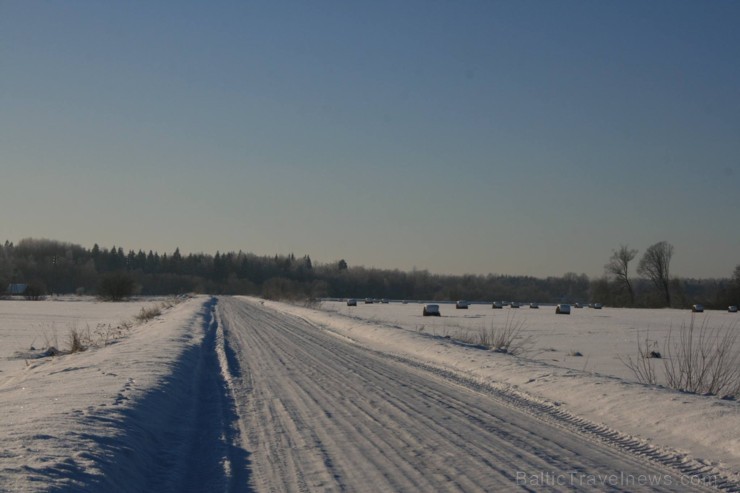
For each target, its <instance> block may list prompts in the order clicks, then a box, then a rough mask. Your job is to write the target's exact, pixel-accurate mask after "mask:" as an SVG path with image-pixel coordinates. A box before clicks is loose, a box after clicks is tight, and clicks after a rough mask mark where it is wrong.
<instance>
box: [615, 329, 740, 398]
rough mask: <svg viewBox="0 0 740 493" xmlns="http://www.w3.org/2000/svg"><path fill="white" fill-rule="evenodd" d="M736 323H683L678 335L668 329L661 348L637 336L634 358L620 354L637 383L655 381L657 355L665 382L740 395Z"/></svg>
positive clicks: (700, 391) (687, 389) (686, 388)
mask: <svg viewBox="0 0 740 493" xmlns="http://www.w3.org/2000/svg"><path fill="white" fill-rule="evenodd" d="M736 325H737V324H733V325H731V326H725V327H710V326H709V324H708V321H707V320H706V319H705V320H704V322H703V323H702V324H701V325H698V324H696V321H695V318H694V316H693V315H692V317H691V322H690V323H689V324H688V325H686V324H682V325H681V329H680V330H679V332H678V335H677V336H674V334H673V331H669V333H668V336H667V338H666V340H665V342H664V344H663V352H662V353H661V352H660V351H658V350H657V346H658V342H657V341H654V340H650V339H649V337H647V336H646V337H645V340H644V342H643V341H642V340H641V339H640V337H639V336H638V339H637V353H638V356H637V358H635V359H633V358H632V357H631V356H628V357H626V358H622V357H620V358H619V359H620V360H621V361H622V363H623V364H624V365H625V366H627V368H629V369H630V370H631V371H632V373H633V374H634V376H635V378H636V379H637V381H638V382H640V383H645V384H650V385H655V384H657V383H658V379H657V376H656V371H655V366H654V360H656V359H660V360H662V362H663V368H664V370H665V382H666V386H668V387H669V388H672V389H676V390H682V391H685V392H694V393H698V394H712V395H729V396H740V351H739V350H738V348H737V344H738V331H737V330H736V329H737V327H736Z"/></svg>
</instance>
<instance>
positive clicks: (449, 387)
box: [219, 298, 702, 491]
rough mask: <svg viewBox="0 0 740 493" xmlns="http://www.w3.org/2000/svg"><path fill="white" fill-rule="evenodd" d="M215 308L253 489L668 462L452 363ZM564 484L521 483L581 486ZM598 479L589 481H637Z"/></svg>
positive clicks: (378, 487) (470, 483)
mask: <svg viewBox="0 0 740 493" xmlns="http://www.w3.org/2000/svg"><path fill="white" fill-rule="evenodd" d="M219 311H220V317H221V320H222V323H223V325H224V332H225V337H226V342H227V346H232V349H233V351H234V354H235V355H237V357H238V358H239V364H240V370H241V371H242V372H243V374H242V379H243V380H244V381H245V382H249V386H250V389H249V391H247V392H244V393H243V394H242V395H241V396H240V397H239V398H237V404H238V405H239V406H240V408H241V409H243V412H241V413H240V414H241V415H242V417H243V419H245V421H246V423H248V425H247V427H248V429H249V431H248V435H249V438H248V440H247V442H248V447H249V450H250V451H251V452H252V454H253V455H252V460H253V471H252V485H253V486H254V489H255V490H257V491H262V490H264V491H497V490H502V489H506V490H510V489H513V488H517V489H520V490H523V491H526V490H527V489H528V487H527V486H526V485H522V484H517V483H515V479H516V473H517V472H521V471H529V472H532V473H534V472H536V471H546V472H554V471H572V472H574V473H575V474H592V473H593V474H596V473H604V472H606V471H612V472H615V471H617V472H618V471H632V472H634V473H635V475H637V474H646V475H649V474H651V475H662V474H666V472H668V471H669V470H668V469H667V468H665V467H663V466H662V465H655V464H652V463H650V462H648V461H647V460H646V459H644V458H642V457H638V456H636V455H634V454H631V453H626V452H625V451H624V450H621V449H618V448H614V447H611V446H605V445H604V444H603V443H600V442H598V441H597V440H593V439H592V437H590V436H588V435H587V434H584V433H581V432H578V431H574V430H572V429H569V428H567V427H564V426H560V425H559V424H558V423H557V422H553V423H549V422H548V423H543V420H542V419H540V418H539V417H538V416H531V415H528V414H527V413H526V410H527V408H525V409H524V410H525V413H522V412H521V411H522V409H520V407H519V404H520V403H518V402H508V403H507V402H506V401H505V400H503V399H498V398H496V396H492V395H491V392H490V390H487V389H483V388H482V387H481V388H476V387H475V386H474V385H470V382H466V381H462V380H455V378H453V377H455V375H454V374H450V375H444V374H443V373H440V371H439V369H434V368H430V367H424V366H423V365H417V364H416V363H415V362H410V361H404V360H402V359H394V358H395V357H389V356H388V355H385V354H382V353H374V352H372V351H367V350H365V349H363V348H360V347H357V346H353V345H350V344H347V343H346V342H343V341H341V340H339V339H337V338H335V337H333V336H331V335H329V334H326V333H324V332H323V330H321V329H319V328H317V327H315V326H313V325H309V324H308V323H306V322H305V321H304V320H301V319H298V318H294V317H290V316H285V315H276V314H275V313H274V312H272V311H267V310H265V309H264V308H261V307H259V306H257V305H253V304H250V303H247V302H244V301H241V300H235V299H229V298H222V299H221V302H220V303H219ZM430 370H431V371H433V372H434V373H430ZM247 375H248V376H247ZM670 472H674V470H672V469H671V470H670ZM571 486H572V485H567V486H562V485H545V486H544V487H537V488H531V489H532V490H533V491H543V490H551V491H561V490H572V489H579V488H572V487H571ZM598 486H599V487H597V488H591V489H593V490H598V491H640V485H631V486H629V487H623V488H619V487H610V486H609V485H603V484H601V485H598ZM585 489H588V488H585ZM642 489H643V490H644V491H686V489H685V488H680V487H677V486H676V485H675V484H673V485H663V486H662V487H650V488H647V487H645V488H642ZM699 491H702V490H699Z"/></svg>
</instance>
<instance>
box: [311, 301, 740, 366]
mask: <svg viewBox="0 0 740 493" xmlns="http://www.w3.org/2000/svg"><path fill="white" fill-rule="evenodd" d="M321 309H322V310H324V311H328V312H334V313H337V314H341V315H344V316H346V317H350V318H357V319H362V320H367V321H371V322H377V323H380V324H383V325H386V326H390V327H398V328H403V329H405V330H409V331H414V332H418V333H420V334H422V335H430V336H442V337H444V336H451V337H453V338H455V337H456V338H460V337H463V336H465V335H467V336H469V337H471V338H474V337H475V336H476V334H477V333H478V332H479V331H480V330H481V329H487V328H490V327H492V326H497V327H501V326H506V325H520V326H521V331H520V333H521V336H522V337H530V338H531V340H532V344H531V347H530V348H529V350H528V351H527V352H526V354H525V356H526V357H527V358H528V359H533V360H536V361H543V362H547V363H549V364H552V365H554V366H560V367H563V368H571V369H574V370H582V371H585V372H590V373H598V374H602V375H609V376H614V377H618V378H622V379H625V380H634V374H633V373H632V372H631V371H630V369H629V368H627V366H625V365H624V363H623V362H622V361H621V360H620V357H621V358H622V359H624V358H625V357H627V356H632V357H635V356H636V355H637V341H638V338H639V339H640V340H641V341H642V342H643V343H644V342H645V340H646V339H648V340H649V341H650V342H651V343H652V344H653V346H651V347H652V348H654V349H657V350H658V351H663V342H664V341H665V340H666V338H667V336H668V334H669V333H670V332H671V331H672V332H673V337H674V338H676V337H677V335H678V332H679V330H680V329H681V326H682V325H689V324H690V323H691V319H692V313H691V311H690V310H675V309H652V310H651V309H628V308H608V307H607V308H603V309H600V310H595V309H591V308H572V312H571V315H556V314H555V307H554V306H546V305H545V306H540V308H538V309H530V308H529V307H528V305H526V304H523V305H522V307H521V308H514V309H512V308H509V307H504V308H503V309H497V310H494V309H492V308H491V305H489V304H485V305H483V304H471V305H470V308H469V309H467V310H465V309H462V310H458V309H455V305H452V304H442V305H441V306H440V311H441V313H442V316H441V317H439V318H438V317H424V316H422V313H421V312H422V305H421V304H418V303H408V304H402V303H389V304H364V303H362V301H360V303H358V305H357V306H356V307H348V306H347V305H346V303H344V302H336V301H326V302H322V304H321ZM694 317H695V325H696V326H699V325H702V324H708V325H709V326H711V327H723V328H724V327H727V328H731V329H734V330H737V331H740V314H738V313H729V312H727V311H719V310H706V311H705V312H704V313H697V314H695V315H694ZM735 349H736V352H740V341H738V344H736V347H735ZM576 353H579V354H580V356H574V354H576ZM655 362H656V363H657V364H656V366H655V368H656V371H658V373H659V375H658V376H659V378H661V379H662V368H663V366H662V364H661V362H660V361H659V360H656V361H655Z"/></svg>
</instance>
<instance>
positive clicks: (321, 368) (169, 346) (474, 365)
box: [0, 296, 740, 492]
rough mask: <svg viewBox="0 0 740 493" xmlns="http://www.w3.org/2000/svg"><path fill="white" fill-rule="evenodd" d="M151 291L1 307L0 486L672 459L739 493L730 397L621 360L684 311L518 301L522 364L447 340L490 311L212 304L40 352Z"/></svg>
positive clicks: (248, 484)
mask: <svg viewBox="0 0 740 493" xmlns="http://www.w3.org/2000/svg"><path fill="white" fill-rule="evenodd" d="M153 303H154V302H152V301H148V300H144V301H139V302H135V303H121V304H118V303H115V304H114V303H110V304H109V303H96V302H93V301H85V302H58V301H44V302H25V301H24V302H7V301H0V344H1V346H0V348H1V349H0V351H2V357H1V358H0V371H2V373H0V409H1V410H2V412H0V491H19V492H31V491H178V492H180V491H203V490H204V488H205V489H208V490H211V491H231V492H241V491H270V490H284V491H332V490H336V491H342V490H353V491H374V489H373V487H374V486H376V487H377V486H378V485H381V484H383V485H386V486H387V489H388V490H389V491H392V490H396V491H402V490H404V491H408V490H409V489H410V490H414V488H415V487H416V488H419V490H421V489H422V488H426V489H428V488H433V489H435V490H437V491H443V490H448V491H455V490H460V489H462V490H464V491H475V490H485V485H486V484H489V483H490V485H498V488H501V487H502V486H501V485H507V484H508V485H509V486H511V487H510V488H508V489H516V488H514V487H513V483H512V482H511V475H512V470H513V469H512V468H514V467H520V468H522V469H524V470H530V471H531V472H534V471H538V470H539V471H544V472H550V471H552V470H558V469H557V468H563V467H565V468H567V467H576V468H578V469H579V470H581V471H584V472H588V473H595V472H599V471H600V468H602V467H603V468H606V469H604V470H609V471H616V470H624V469H625V468H627V469H629V470H632V471H647V472H648V473H649V472H650V471H653V472H654V471H656V470H658V471H673V472H676V471H680V472H681V473H683V474H687V475H689V476H691V477H694V476H696V475H703V476H702V477H703V478H705V479H706V478H713V477H719V478H720V486H721V487H722V488H724V489H725V490H727V491H740V486H737V481H738V479H740V477H739V475H738V471H740V403H738V402H732V401H723V400H719V399H717V398H709V397H701V396H695V395H689V394H683V393H678V392H673V391H669V390H665V389H657V388H650V387H646V386H642V385H639V384H635V383H633V382H630V381H629V380H630V378H629V377H630V376H629V374H627V373H625V372H624V369H623V368H622V367H621V364H620V363H618V362H617V363H615V362H614V360H613V355H614V353H618V352H620V351H621V349H620V348H624V350H625V352H632V351H634V344H635V343H634V338H635V333H636V331H637V330H638V329H641V328H643V326H647V327H644V328H645V329H648V328H649V329H650V333H651V337H653V335H658V334H659V333H660V332H661V331H665V330H666V328H667V327H670V326H671V325H673V326H674V327H675V326H676V325H677V324H678V325H680V324H681V323H682V322H683V321H685V320H687V319H686V318H685V317H686V316H687V315H688V314H685V313H683V312H673V311H662V310H660V311H655V312H652V311H644V312H642V311H635V312H633V311H624V315H622V314H621V313H620V311H619V310H610V309H604V310H602V311H600V312H597V311H588V310H587V309H583V310H578V311H575V312H574V314H573V315H571V316H570V317H567V316H559V317H556V316H555V314H554V313H553V311H552V308H551V307H550V308H546V307H543V308H541V309H540V310H539V311H535V310H531V311H530V310H529V309H528V308H521V309H520V310H519V312H518V313H517V314H516V320H517V321H521V323H523V330H526V331H528V332H530V333H531V334H532V335H533V336H535V341H536V344H535V351H534V352H533V353H532V355H533V358H514V357H511V356H509V355H504V354H497V353H494V352H491V351H485V350H482V349H477V348H474V347H470V346H465V345H460V344H456V343H454V342H453V341H452V340H450V339H445V338H444V337H443V336H444V335H445V334H448V335H449V334H450V331H456V330H462V331H465V330H471V331H472V330H476V329H477V328H478V327H480V326H481V325H482V326H486V325H487V324H489V323H498V322H499V321H504V322H505V320H506V310H503V311H497V312H495V313H491V312H492V310H491V309H490V307H488V306H474V307H473V308H472V309H470V310H468V311H466V312H463V311H457V312H455V311H454V306H445V305H443V306H442V313H443V317H441V318H440V319H430V318H422V317H421V316H420V311H421V307H420V305H415V304H409V305H401V304H389V305H377V306H372V307H371V306H363V305H361V306H358V307H357V308H356V309H355V308H352V309H349V308H347V307H346V306H345V305H343V304H340V303H326V304H324V305H323V306H322V307H320V309H318V310H317V309H309V308H305V307H297V306H293V305H286V304H282V303H274V302H261V301H259V300H254V299H250V298H240V297H236V298H230V297H224V298H219V299H215V298H211V297H205V296H204V297H196V298H193V299H189V300H186V301H184V302H183V303H180V304H178V305H176V306H175V307H173V308H170V309H168V310H166V311H165V312H164V313H163V314H162V315H161V316H159V317H157V318H155V319H154V320H151V321H149V322H147V323H144V324H141V325H136V326H134V327H132V328H131V330H130V333H129V334H128V335H127V337H125V338H123V339H121V340H117V341H111V342H112V343H110V344H108V345H106V346H105V347H102V348H98V349H95V350H90V351H85V352H81V353H76V354H67V355H61V356H55V357H46V358H37V357H35V356H37V355H38V353H39V352H40V349H41V346H43V345H44V343H45V341H46V340H49V339H51V338H50V337H49V336H48V335H47V336H45V334H49V332H50V331H53V330H52V329H53V328H56V331H57V333H58V336H57V337H58V340H59V345H60V346H61V348H60V349H64V348H65V342H64V337H65V335H66V333H67V331H68V329H69V328H70V327H77V328H84V327H87V326H90V327H97V326H98V325H99V324H102V325H103V326H105V325H108V324H110V325H116V324H119V323H120V322H121V321H123V320H130V319H131V318H133V316H134V315H136V314H137V313H138V312H139V310H140V309H141V307H142V306H149V305H151V304H153ZM512 311H513V310H512ZM535 312H536V313H535ZM704 316H705V317H706V316H709V317H711V318H712V320H715V317H716V319H717V320H721V321H723V322H722V323H724V321H725V320H727V321H729V320H730V318H729V317H728V316H726V315H725V314H723V313H720V312H717V313H707V314H705V315H704ZM422 326H423V330H422ZM594 337H595V338H594ZM31 346H33V347H34V348H36V350H35V351H32V350H31V349H30V347H31ZM572 350H577V351H580V352H582V353H583V354H584V356H583V357H580V358H578V359H577V360H575V358H571V357H568V356H567V353H568V352H570V351H572ZM553 360H557V361H553ZM573 360H575V362H574V361H573ZM584 367H585V369H586V371H583V369H584ZM366 372H369V373H368V374H367V375H365V373H366ZM404 395H408V401H407V402H406V401H405V400H404ZM371 410H375V411H374V412H371ZM489 421H490V422H489ZM494 422H496V423H497V424H496V425H495V426H494V425H492V424H491V423H494ZM404 423H405V424H404ZM422 423H427V425H426V426H422ZM442 423H447V424H446V425H445V426H441V425H442ZM517 423H518V424H517ZM469 427H470V428H469ZM473 430H478V431H477V432H472V431H473ZM443 435H449V436H448V437H447V438H445V439H443V440H440V439H439V437H442V436H443ZM527 437H529V438H527ZM491 440H493V441H491ZM493 443H498V445H495V446H493V445H491V444H493ZM516 444H518V445H516ZM509 449H510V452H506V453H504V452H502V451H503V450H509ZM590 450H593V454H591V452H589V451H590ZM460 454H462V455H460ZM466 456H468V458H469V460H465V457H466ZM476 464H477V465H476ZM496 464H499V465H501V464H506V467H504V466H500V467H499V469H495V465H496ZM473 466H474V467H473ZM491 467H493V468H494V469H492V470H491V474H485V473H481V470H480V469H481V468H484V470H485V468H491ZM507 468H508V469H509V470H507ZM527 468H529V469H527ZM538 468H539V469H538ZM656 468H657V469H656ZM530 479H532V481H536V480H537V478H534V477H532V478H530ZM506 481H509V483H506ZM360 485H362V486H360ZM570 486H572V485H570ZM570 486H565V487H560V486H559V485H555V486H554V487H552V488H533V489H534V490H535V491H540V490H553V491H559V490H568V491H570V490H571V488H570ZM504 489H507V488H504ZM575 489H576V490H580V489H584V490H589V491H603V488H599V487H598V486H597V487H585V488H575ZM611 489H612V490H614V491H635V490H637V489H638V488H630V487H621V488H620V487H615V488H611ZM691 489H693V488H688V487H687V488H681V487H680V485H676V484H675V483H674V484H673V485H672V486H668V485H666V486H665V488H662V490H665V491H689V490H691ZM642 490H645V491H648V490H650V489H649V488H642Z"/></svg>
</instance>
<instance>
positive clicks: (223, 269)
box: [0, 239, 740, 308]
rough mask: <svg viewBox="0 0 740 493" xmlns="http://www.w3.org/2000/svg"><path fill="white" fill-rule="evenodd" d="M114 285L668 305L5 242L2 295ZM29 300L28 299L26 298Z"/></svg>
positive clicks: (688, 284) (645, 299) (491, 278)
mask: <svg viewBox="0 0 740 493" xmlns="http://www.w3.org/2000/svg"><path fill="white" fill-rule="evenodd" d="M738 272H740V270H738V269H736V276H735V277H731V278H727V279H703V280H700V279H678V278H673V279H671V285H670V289H671V291H672V293H673V297H672V298H671V299H672V301H671V304H672V305H673V306H676V307H685V306H690V305H691V304H693V303H702V304H704V305H705V306H706V307H707V308H712V307H716V308H726V307H727V306H728V305H730V304H737V303H738V301H740V296H739V294H740V276H738V275H737V273H738ZM112 279H117V280H118V279H125V280H126V281H127V283H126V285H127V286H131V289H130V290H131V292H132V293H131V294H140V295H169V294H181V293H209V294H246V295H255V296H262V297H264V298H269V299H308V298H323V297H333V298H346V297H355V298H366V297H372V298H389V299H396V300H402V299H408V300H440V301H441V300H458V299H466V300H470V301H491V300H506V301H520V302H529V301H536V302H540V303H556V302H571V303H574V302H582V303H590V302H599V303H603V304H605V305H607V306H627V305H630V304H631V305H633V306H640V307H650V306H664V305H665V301H664V298H663V296H662V294H661V293H657V292H655V289H654V287H653V285H652V284H651V283H649V282H648V281H647V280H644V279H636V280H634V281H633V284H634V287H633V290H634V293H633V294H634V299H635V301H634V303H633V302H632V301H631V298H632V297H628V296H626V293H625V292H623V288H622V285H621V284H620V283H617V282H616V281H615V280H613V279H609V278H608V277H606V276H604V277H602V278H597V279H589V278H588V276H586V275H585V274H575V273H572V272H570V273H565V274H564V275H563V276H561V277H547V278H544V279H542V278H535V277H530V276H506V275H494V274H488V275H463V276H450V275H436V274H432V273H430V272H428V271H426V270H414V271H411V272H402V271H399V270H383V269H369V268H365V267H359V266H349V265H347V262H345V261H344V260H338V261H336V262H333V263H328V264H314V263H313V262H312V261H311V258H310V256H308V255H305V256H302V257H296V256H295V255H293V254H290V255H273V256H259V255H255V254H252V253H244V252H242V251H239V252H225V253H221V252H216V253H215V254H206V253H195V254H193V253H190V254H187V255H183V254H181V253H180V251H179V249H175V250H174V251H173V252H171V253H158V252H153V251H151V250H150V251H149V252H144V251H142V250H139V251H138V252H135V251H133V250H129V251H124V249H123V248H121V247H115V246H114V247H111V248H101V247H99V246H98V245H97V244H96V245H94V246H93V247H92V248H90V249H88V248H85V247H82V246H80V245H75V244H71V243H65V242H60V241H55V240H47V239H23V240H21V241H19V242H18V243H17V244H15V245H14V244H13V243H11V242H8V241H6V242H5V244H4V245H2V246H1V247H0V292H1V291H2V290H4V289H5V288H6V287H8V286H10V285H11V284H12V285H26V286H28V288H29V291H28V293H30V294H31V295H33V297H40V296H44V295H50V294H80V295H82V294H92V295H100V294H101V291H102V289H103V287H104V286H109V285H110V284H111V280H112ZM28 293H27V294H28Z"/></svg>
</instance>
